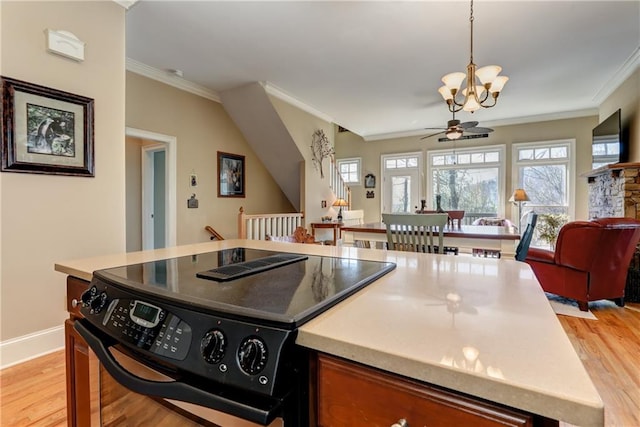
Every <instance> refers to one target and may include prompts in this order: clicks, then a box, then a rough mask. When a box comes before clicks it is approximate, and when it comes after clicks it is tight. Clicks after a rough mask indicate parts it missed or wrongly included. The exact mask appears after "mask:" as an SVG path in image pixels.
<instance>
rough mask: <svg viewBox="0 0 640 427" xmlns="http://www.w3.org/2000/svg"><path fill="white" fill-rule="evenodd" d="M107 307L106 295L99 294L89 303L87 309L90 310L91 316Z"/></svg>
mask: <svg viewBox="0 0 640 427" xmlns="http://www.w3.org/2000/svg"><path fill="white" fill-rule="evenodd" d="M105 305H107V294H106V293H104V292H101V293H100V294H99V295H96V296H95V297H94V298H92V299H91V301H89V307H90V308H91V314H98V313H100V312H101V311H102V309H103V308H104V306H105Z"/></svg>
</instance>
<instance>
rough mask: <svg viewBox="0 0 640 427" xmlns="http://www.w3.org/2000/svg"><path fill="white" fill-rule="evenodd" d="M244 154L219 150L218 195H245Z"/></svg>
mask: <svg viewBox="0 0 640 427" xmlns="http://www.w3.org/2000/svg"><path fill="white" fill-rule="evenodd" d="M245 184H246V181H245V162H244V156H241V155H239V154H231V153H224V152H222V151H218V197H245Z"/></svg>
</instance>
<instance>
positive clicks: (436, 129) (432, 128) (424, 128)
mask: <svg viewBox="0 0 640 427" xmlns="http://www.w3.org/2000/svg"><path fill="white" fill-rule="evenodd" d="M423 129H425V130H447V128H423Z"/></svg>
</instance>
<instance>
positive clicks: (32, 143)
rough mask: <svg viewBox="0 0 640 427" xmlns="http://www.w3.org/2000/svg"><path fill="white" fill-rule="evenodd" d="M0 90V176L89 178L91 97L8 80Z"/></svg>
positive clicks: (91, 166)
mask: <svg viewBox="0 0 640 427" xmlns="http://www.w3.org/2000/svg"><path fill="white" fill-rule="evenodd" d="M0 86H1V87H0V90H1V92H2V107H1V108H2V111H1V114H0V116H2V122H1V123H0V133H1V138H2V143H1V144H0V150H1V151H2V153H1V157H2V166H1V170H2V171H3V172H25V173H41V174H52V175H76V176H89V177H92V176H94V151H93V149H94V141H93V120H94V118H93V116H94V111H93V108H94V107H93V99H91V98H86V97H84V96H80V95H74V94H72V93H68V92H62V91H59V90H56V89H51V88H47V87H44V86H39V85H36V84H33V83H27V82H23V81H20V80H15V79H11V78H7V77H0Z"/></svg>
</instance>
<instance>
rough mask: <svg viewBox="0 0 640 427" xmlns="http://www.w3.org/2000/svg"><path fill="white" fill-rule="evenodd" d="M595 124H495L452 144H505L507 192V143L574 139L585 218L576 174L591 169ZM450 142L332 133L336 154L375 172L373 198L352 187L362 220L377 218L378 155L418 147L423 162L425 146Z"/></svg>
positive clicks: (580, 214)
mask: <svg viewBox="0 0 640 427" xmlns="http://www.w3.org/2000/svg"><path fill="white" fill-rule="evenodd" d="M496 108H498V107H496ZM479 114H480V113H479ZM479 119H481V117H480V116H476V117H475V119H474V120H479ZM461 120H462V121H466V120H470V119H469V118H466V119H461ZM597 124H598V118H597V117H596V116H590V117H582V118H576V119H567V120H554V121H548V122H539V123H531V124H524V125H511V126H500V127H495V128H494V130H495V131H494V132H493V133H491V134H489V137H488V138H483V139H477V140H466V141H458V142H456V147H458V148H462V147H476V146H484V145H492V144H504V145H506V147H507V150H506V161H507V163H506V165H507V166H506V177H505V188H506V192H507V193H509V195H510V193H511V192H512V191H513V185H512V176H511V155H512V151H511V145H512V144H513V143H519V142H538V141H555V140H565V139H575V141H576V172H577V177H576V181H575V184H576V196H575V206H576V211H575V217H576V218H580V219H585V218H587V215H588V210H587V202H588V194H587V185H586V179H584V178H580V177H579V175H580V174H581V173H583V172H587V171H589V170H590V169H591V130H592V129H593V127H594V126H596V125H597ZM451 144H452V143H443V142H438V140H437V138H429V139H425V140H420V137H419V136H415V137H406V138H396V139H386V140H380V141H369V142H367V141H364V140H363V139H362V138H361V137H359V136H357V135H354V134H352V133H351V132H342V133H338V134H337V135H336V157H337V158H349V157H361V158H362V173H363V176H364V175H366V174H367V173H373V174H374V175H375V176H376V188H375V189H374V190H375V198H373V199H367V198H366V197H365V189H364V187H363V186H354V187H352V191H351V194H352V201H353V209H364V211H365V218H364V219H365V222H371V221H379V220H380V189H381V182H380V180H381V173H380V156H381V155H383V154H393V153H404V152H415V151H421V152H423V160H424V162H425V163H423V164H426V152H427V151H428V150H439V149H440V150H441V149H446V148H449V147H451ZM422 188H423V196H424V195H425V194H426V193H425V191H426V176H425V177H424V182H423V183H422ZM509 195H505V196H506V197H505V200H507V199H508V198H509ZM505 212H506V215H507V216H510V213H512V209H511V206H510V205H509V204H506V205H505Z"/></svg>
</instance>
